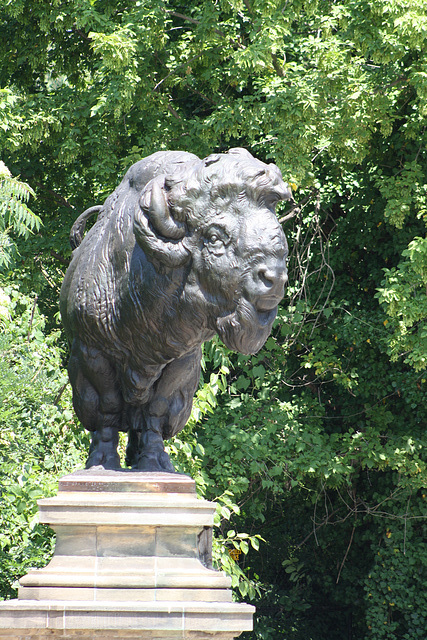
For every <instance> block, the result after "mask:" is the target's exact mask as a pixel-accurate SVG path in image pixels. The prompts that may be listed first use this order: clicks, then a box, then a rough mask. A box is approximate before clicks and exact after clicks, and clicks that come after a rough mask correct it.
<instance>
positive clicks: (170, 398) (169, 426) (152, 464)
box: [127, 347, 202, 473]
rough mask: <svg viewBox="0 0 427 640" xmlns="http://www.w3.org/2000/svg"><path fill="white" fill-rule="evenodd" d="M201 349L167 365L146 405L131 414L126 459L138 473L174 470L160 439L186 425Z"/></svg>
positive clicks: (174, 433)
mask: <svg viewBox="0 0 427 640" xmlns="http://www.w3.org/2000/svg"><path fill="white" fill-rule="evenodd" d="M201 356H202V353H201V349H200V347H198V348H197V349H196V350H194V351H192V352H191V353H189V354H186V355H185V356H183V357H181V358H178V359H177V360H174V361H172V362H170V363H169V364H168V365H167V366H166V367H165V368H164V369H163V372H162V375H161V377H160V378H159V379H158V380H157V382H156V384H155V385H154V387H153V391H152V394H151V396H150V400H149V401H148V403H147V404H146V405H145V406H144V407H143V408H142V409H139V410H135V412H134V420H133V421H132V423H133V424H132V426H131V429H132V430H131V433H130V434H129V445H128V450H127V460H128V461H132V462H133V464H134V466H135V467H136V468H137V469H139V470H140V471H163V472H164V471H166V472H169V473H173V472H174V471H175V469H174V467H173V465H172V462H171V461H170V458H169V456H168V454H167V453H166V451H165V448H164V443H163V440H164V439H166V438H171V437H172V436H174V435H176V434H177V433H178V432H179V431H181V429H183V428H184V426H185V425H186V423H187V420H188V418H189V417H190V413H191V407H192V405H193V396H194V394H195V392H196V389H197V386H198V384H199V379H200V360H201Z"/></svg>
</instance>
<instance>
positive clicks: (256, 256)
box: [134, 149, 292, 354]
mask: <svg viewBox="0 0 427 640" xmlns="http://www.w3.org/2000/svg"><path fill="white" fill-rule="evenodd" d="M291 197H292V195H291V191H290V189H289V188H288V186H287V184H285V183H284V182H283V180H282V176H281V174H280V171H279V169H278V168H277V167H276V166H275V165H274V164H269V165H266V164H264V163H263V162H260V161H259V160H256V159H255V158H253V156H252V155H251V154H250V153H249V152H248V151H246V150H244V149H231V150H230V151H229V152H228V153H227V154H215V155H211V156H208V157H207V158H205V159H204V160H202V161H198V162H192V163H183V164H182V166H181V168H180V169H179V170H176V169H175V171H174V172H173V174H172V175H170V176H167V175H166V176H165V175H161V174H159V175H157V176H155V177H154V178H153V179H152V180H150V182H148V184H147V185H146V186H145V188H144V189H143V191H142V195H141V198H140V200H139V203H138V205H137V207H136V210H135V216H134V233H135V236H136V239H137V242H138V244H139V245H140V246H141V248H142V249H143V250H144V252H145V254H146V255H147V256H148V257H150V258H151V259H152V260H153V262H155V263H157V264H159V265H162V266H163V268H164V267H165V266H166V267H170V268H177V267H182V268H183V269H184V273H185V286H184V288H183V292H182V301H183V304H184V305H185V304H186V303H188V306H191V308H192V309H193V314H194V310H195V309H198V310H200V312H201V313H200V315H201V316H203V318H204V319H205V322H206V328H207V329H209V330H211V331H212V332H217V333H218V334H219V336H220V337H221V339H222V341H223V342H224V343H225V345H226V346H227V347H229V348H230V349H232V350H234V351H239V352H240V353H246V354H250V353H255V352H256V351H258V350H259V349H260V348H261V347H262V345H263V344H264V342H265V340H266V339H267V337H268V335H269V333H270V330H271V327H272V324H273V321H274V318H275V316H276V313H277V305H278V303H279V301H280V300H281V299H282V297H283V292H284V285H285V283H286V280H287V271H286V257H287V243H286V238H285V235H284V233H283V230H282V228H281V226H280V224H279V222H278V220H277V218H276V215H275V205H276V203H277V202H278V201H279V200H285V199H290V198H291Z"/></svg>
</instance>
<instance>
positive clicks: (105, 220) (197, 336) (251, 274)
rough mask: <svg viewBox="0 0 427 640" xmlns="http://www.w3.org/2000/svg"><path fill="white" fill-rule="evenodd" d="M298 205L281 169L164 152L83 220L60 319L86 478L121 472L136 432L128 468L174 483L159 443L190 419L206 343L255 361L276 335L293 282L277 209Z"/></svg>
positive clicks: (239, 159) (235, 153)
mask: <svg viewBox="0 0 427 640" xmlns="http://www.w3.org/2000/svg"><path fill="white" fill-rule="evenodd" d="M290 198H291V191H290V189H289V188H288V186H287V184H286V183H284V182H283V180H282V177H281V174H280V171H279V169H278V168H277V167H276V166H275V165H274V164H264V163H263V162H260V161H259V160H256V159H255V158H254V157H253V156H252V155H251V154H250V153H249V152H248V151H246V150H245V149H231V150H230V151H229V152H228V153H225V154H213V155H210V156H208V157H207V158H205V159H204V160H200V159H199V158H198V157H197V156H195V155H193V154H191V153H186V152H180V151H159V152H157V153H154V154H153V155H151V156H149V157H148V158H145V159H143V160H140V161H139V162H137V163H136V164H134V165H133V166H132V167H131V168H130V169H129V170H128V172H127V173H126V175H125V177H124V178H123V180H122V182H121V183H120V185H119V186H118V187H117V189H116V190H115V191H114V192H113V193H112V194H111V195H110V196H109V197H108V198H107V200H106V201H105V203H104V204H103V205H102V206H98V207H92V208H91V209H88V210H87V211H86V212H85V213H83V214H82V215H81V216H80V217H79V218H78V219H77V220H76V222H75V223H74V226H73V228H72V231H71V237H70V240H71V244H72V246H73V247H74V252H73V257H72V261H71V263H70V266H69V268H68V270H67V273H66V275H65V278H64V282H63V285H62V289H61V298H60V307H61V315H62V319H63V323H64V326H65V330H66V333H67V335H68V337H69V339H70V342H71V356H70V361H69V365H68V371H69V377H70V381H71V385H72V388H73V404H74V408H75V411H76V414H77V416H78V417H79V419H80V421H81V423H82V424H83V426H84V427H85V428H86V429H88V430H90V431H92V432H93V435H92V442H91V446H90V450H89V458H88V460H87V465H86V466H87V467H88V468H89V467H93V466H96V465H102V466H103V467H104V468H105V469H118V468H120V459H119V456H118V453H117V445H118V436H119V432H120V431H129V444H128V449H127V458H126V462H127V464H128V465H130V466H133V468H135V469H139V470H142V471H168V472H172V471H174V468H173V466H172V463H171V461H170V459H169V456H168V455H167V453H166V452H165V450H164V443H163V440H164V439H166V438H170V437H172V436H174V435H175V434H177V433H178V432H179V431H180V430H181V429H182V428H183V427H184V426H185V424H186V422H187V420H188V418H189V415H190V412H191V407H192V402H193V396H194V393H195V391H196V388H197V385H198V383H199V378H200V360H201V345H202V343H203V342H204V341H206V340H209V339H210V338H212V337H213V336H214V335H215V333H217V334H218V335H219V336H220V338H221V339H222V341H223V342H224V344H225V345H226V346H227V347H228V348H230V349H232V350H234V351H239V352H240V353H244V354H250V353H255V352H256V351H258V350H259V349H260V348H261V347H262V345H263V344H264V342H265V340H266V339H267V337H268V335H269V333H270V330H271V327H272V324H273V321H274V318H275V316H276V312H277V305H278V303H279V301H280V300H281V298H282V296H283V290H284V285H285V282H286V279H287V275H286V274H287V272H286V257H287V244H286V238H285V235H284V233H283V230H282V228H281V226H280V224H279V222H278V220H277V218H276V215H275V205H276V203H277V202H278V201H279V200H284V199H290ZM95 212H98V217H97V220H96V222H95V224H94V225H93V226H92V228H91V229H90V231H89V232H88V233H87V234H86V235H85V237H84V239H83V240H82V236H83V231H84V228H85V224H86V220H87V218H88V217H90V215H92V214H93V213H95Z"/></svg>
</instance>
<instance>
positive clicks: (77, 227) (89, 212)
mask: <svg viewBox="0 0 427 640" xmlns="http://www.w3.org/2000/svg"><path fill="white" fill-rule="evenodd" d="M102 207H103V205H102V204H97V205H96V206H95V207H90V208H89V209H86V211H83V213H82V214H81V215H79V217H78V218H77V220H76V221H75V223H74V224H73V226H72V227H71V231H70V245H71V248H72V250H73V251H74V249H77V247H78V246H79V245H80V244H81V241H82V240H83V234H84V230H85V226H86V222H87V221H88V220H89V218H91V217H92V216H93V214H94V213H96V212H98V211H101V209H102Z"/></svg>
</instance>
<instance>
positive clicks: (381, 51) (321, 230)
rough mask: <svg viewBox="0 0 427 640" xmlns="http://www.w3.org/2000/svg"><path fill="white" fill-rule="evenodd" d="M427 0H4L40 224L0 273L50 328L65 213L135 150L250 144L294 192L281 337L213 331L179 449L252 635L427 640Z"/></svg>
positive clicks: (2, 82)
mask: <svg viewBox="0 0 427 640" xmlns="http://www.w3.org/2000/svg"><path fill="white" fill-rule="evenodd" d="M424 9H425V3H424V2H422V1H421V0H375V1H374V0H341V1H339V0H336V1H333V0H327V1H324V2H317V1H316V0H293V1H290V2H287V3H281V2H277V0H260V1H258V2H256V3H255V2H251V1H250V0H243V1H239V0H236V1H234V0H221V1H220V2H213V1H210V0H204V2H203V3H201V4H200V3H196V2H193V1H192V0H191V1H189V2H187V3H185V4H184V3H179V2H174V1H172V0H171V1H166V2H161V1H160V0H159V1H154V2H145V0H140V1H134V0H131V1H129V0H119V1H117V0H114V2H113V1H111V0H70V1H69V2H67V3H64V2H62V1H61V0H52V2H50V3H46V2H42V1H41V0H33V2H32V3H31V7H30V8H28V3H25V2H24V0H14V2H13V3H10V2H7V1H6V0H1V2H0V29H1V32H2V36H3V37H2V45H1V47H0V61H1V65H0V92H1V94H0V110H1V113H2V117H1V125H0V148H1V150H2V158H3V160H4V162H5V163H6V164H7V166H8V167H9V168H10V170H11V172H12V174H13V176H20V179H21V180H23V181H25V182H26V183H28V185H29V186H30V187H31V188H32V189H33V190H34V191H35V193H36V194H37V199H36V200H34V201H33V203H32V208H33V209H34V212H35V213H36V214H37V215H39V217H40V218H41V220H42V221H43V227H42V228H40V229H39V230H38V231H37V233H36V234H35V235H34V236H32V237H31V241H30V242H28V241H27V242H21V241H20V239H19V238H17V239H16V243H17V247H18V249H19V254H20V257H19V260H16V261H15V265H14V270H13V272H12V271H11V272H10V273H8V272H5V276H4V277H5V278H6V282H7V284H9V283H10V282H11V281H13V282H16V283H18V284H19V288H20V291H21V292H22V293H27V294H29V293H30V292H32V291H34V292H35V293H36V294H37V295H38V303H39V305H40V308H41V311H42V312H43V313H44V315H45V316H46V327H45V329H44V332H45V333H47V334H49V331H50V330H52V329H53V328H54V327H55V326H56V322H57V317H56V316H55V314H56V299H57V294H58V286H59V283H60V280H61V277H62V274H63V271H64V268H65V267H66V264H67V262H68V259H69V248H68V244H67V234H68V230H69V228H70V226H71V224H72V221H73V220H74V219H75V218H76V217H77V215H78V214H79V213H80V212H81V211H82V210H83V209H85V208H86V207H88V206H90V205H92V204H97V203H99V202H102V200H103V199H104V198H105V197H106V195H107V194H108V193H109V192H110V191H111V190H112V189H114V188H115V186H116V185H117V183H118V182H119V179H120V176H121V174H122V173H123V172H124V170H125V168H127V167H128V166H129V164H130V163H131V162H133V161H135V160H138V159H139V158H141V157H144V156H146V155H148V154H149V153H151V152H153V151H155V150H158V149H165V148H180V149H184V150H186V151H191V152H194V153H197V154H199V155H201V156H204V155H206V154H208V153H209V152H211V151H222V150H224V149H226V148H228V147H230V146H245V147H247V148H248V149H249V150H250V151H251V152H252V153H253V154H254V155H256V156H258V157H259V158H260V159H262V160H265V161H274V162H276V163H277V164H278V165H279V167H280V168H281V170H282V172H283V175H284V177H285V179H287V180H288V181H289V182H290V183H291V185H292V187H293V189H294V192H295V198H296V200H297V201H298V203H299V207H297V208H294V209H292V210H289V209H286V208H285V209H282V210H281V211H280V212H279V216H280V217H281V218H283V220H284V224H285V225H286V227H285V228H286V231H287V234H288V237H289V240H290V246H291V255H290V261H289V267H290V286H289V290H288V297H287V299H286V300H285V301H284V303H283V305H282V307H281V310H280V313H279V317H278V320H277V323H276V325H275V328H274V331H273V334H272V336H271V338H270V339H269V340H268V341H267V343H266V346H265V348H264V349H263V350H262V351H261V352H260V354H257V355H256V356H254V357H253V358H244V357H242V356H235V355H233V354H230V353H228V352H227V351H226V350H225V349H224V348H223V347H222V346H221V345H220V344H218V343H216V342H214V343H212V344H211V345H208V346H207V347H206V349H205V370H204V374H203V384H202V386H201V389H200V391H199V397H198V401H197V405H196V408H195V411H194V413H193V419H192V421H190V424H189V426H188V428H187V429H186V432H185V433H183V434H182V437H181V439H179V440H177V441H176V442H174V443H172V444H171V449H172V453H173V454H174V455H175V457H176V459H177V460H178V463H179V464H180V465H181V467H180V468H182V469H186V470H189V471H191V472H192V473H193V474H195V475H196V477H197V481H198V486H199V490H200V492H201V493H203V494H204V495H206V496H208V497H215V498H218V497H219V496H221V500H220V506H219V509H218V514H219V517H220V518H222V520H220V522H219V526H220V532H221V534H220V535H219V536H218V542H217V548H218V557H219V558H220V557H221V556H222V560H223V562H228V563H229V566H230V567H233V563H232V560H231V559H229V554H228V551H227V550H229V549H232V548H236V547H237V548H238V549H237V550H240V551H242V552H243V554H242V555H241V556H240V558H241V559H240V561H239V565H240V569H244V571H245V574H246V576H247V577H246V579H245V580H241V581H240V593H241V595H242V596H246V597H251V598H254V599H255V600H257V605H258V612H259V620H258V624H257V629H256V631H255V635H253V636H252V637H257V638H263V639H264V640H270V639H272V638H277V637H281V638H286V639H289V640H290V639H295V640H296V639H299V638H307V637H310V638H316V640H317V639H319V640H323V639H324V638H326V637H327V638H328V639H329V638H332V639H333V638H340V639H341V638H343V637H353V638H365V637H366V638H375V640H377V639H378V640H379V639H380V638H383V637H384V638H385V637H386V638H388V639H391V640H394V639H396V640H397V638H407V639H408V640H409V639H410V640H412V639H415V638H418V637H419V638H422V637H423V625H424V624H425V602H424V601H423V589H422V579H423V578H422V567H423V566H425V563H426V556H425V553H424V552H423V550H422V547H421V541H422V537H423V535H424V534H425V532H424V529H423V526H425V525H424V524H423V519H422V515H423V511H424V510H425V506H424V505H425V495H426V494H425V493H424V489H423V488H422V487H423V486H425V484H426V472H425V454H424V453H423V447H424V445H425V427H424V425H425V421H426V407H425V401H424V395H425V385H426V376H425V368H426V358H425V354H426V329H425V320H426V315H427V308H426V297H425V293H426V277H427V276H426V273H427V253H426V239H425V223H426V188H425V184H426V183H427V180H426V170H427V169H426V167H427V163H426V129H425V116H426V111H425V109H426V107H425V104H426V98H427V83H426V78H427V75H426V57H425V50H426V48H425V44H426V34H427V18H426V16H425V10H424ZM34 258H35V259H34ZM213 408H215V410H214V412H213V413H212V414H211V415H209V417H207V416H208V414H209V413H210V411H211V410H212V409H213ZM423 507H424V510H423ZM239 532H247V534H245V533H243V534H242V533H239ZM245 535H248V536H250V538H246V537H245ZM255 535H260V536H261V537H262V538H263V539H264V540H265V541H266V542H262V541H261V542H260V539H259V538H258V537H255ZM238 536H240V537H238ZM242 536H243V537H242ZM248 541H249V543H248ZM257 546H259V549H260V552H258V551H257ZM235 572H236V573H235V578H236V579H235V582H237V578H238V575H237V574H238V570H237V569H235ZM239 575H240V574H239ZM396 576H399V577H398V579H397V578H396ZM256 587H257V588H258V590H259V594H260V595H259V596H257V595H256Z"/></svg>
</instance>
